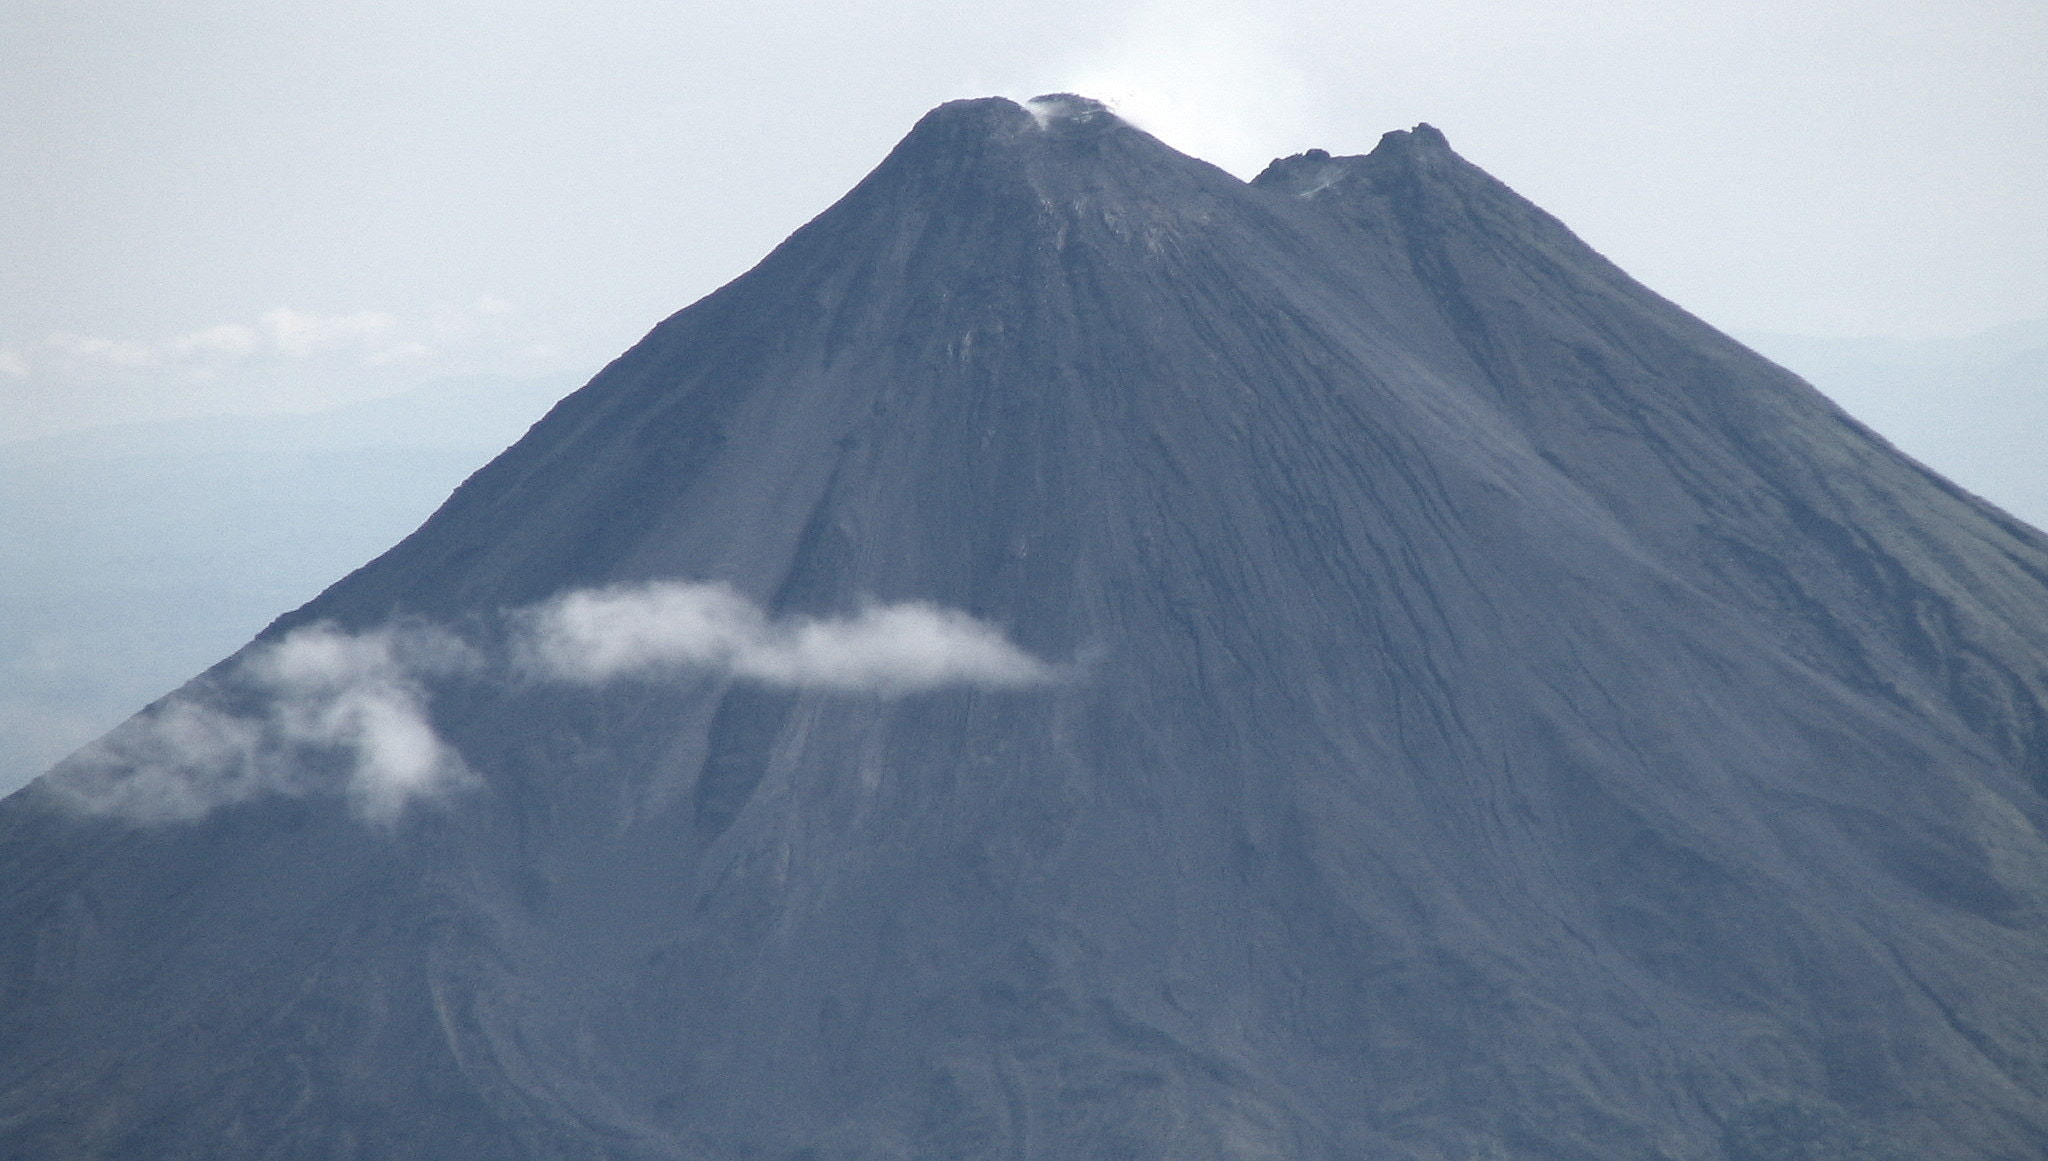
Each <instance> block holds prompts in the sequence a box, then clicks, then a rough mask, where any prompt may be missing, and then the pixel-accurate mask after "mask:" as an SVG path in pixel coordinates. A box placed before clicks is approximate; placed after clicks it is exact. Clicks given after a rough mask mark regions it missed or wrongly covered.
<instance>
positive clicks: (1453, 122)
mask: <svg viewBox="0 0 2048 1161" xmlns="http://www.w3.org/2000/svg"><path fill="white" fill-rule="evenodd" d="M0 54H4V55H0V85H4V89H0V157H5V158H6V162H5V165H4V168H0V253H4V254H5V256H6V259H5V261H4V262H0V424H5V425H7V426H6V427H0V438H5V437H6V436H7V435H9V434H28V433H33V432H37V431H43V430H51V429H55V428H59V427H65V426H77V425H80V424H85V423H91V422H100V421H104V420H107V419H114V418H123V417H128V416H139V415H154V414H172V413H178V412H205V411H209V410H238V409H239V410H246V409H252V408H272V409H291V408H307V407H311V406H314V405H316V404H318V403H321V402H324V401H327V400H330V399H334V398H341V397H346V396H349V395H365V394H375V393H378V392H382V391H387V390H394V389H396V388H397V387H399V386H403V385H406V384H408V383H409V382H412V381H417V379H418V378H420V377H422V376H430V375H434V374H439V373H443V372H451V371H464V370H479V369H481V370H499V369H510V368H517V367H527V368H543V369H561V370H562V371H563V372H564V373H566V374H571V375H573V376H574V377H575V378H577V379H579V380H580V379H581V378H583V377H587V376H588V374H589V373H591V372H592V371H594V370H595V369H596V368H597V366H599V365H600V364H601V363H602V361H603V360H604V359H605V358H606V357H608V356H609V355H611V354H614V353H616V352H617V350H619V349H620V348H622V347H623V346H624V345H626V344H627V343H628V342H630V341H631V340H632V339H634V338H636V337H638V335H640V334H641V333H643V332H644V331H645V330H646V329H647V328H648V327H650V326H651V325H652V324H653V323H654V322H656V321H657V320H659V319H660V318H662V317H663V316H665V315H667V314H669V313H671V312H673V311H674V310H676V309H678V308H680V307H682V306H685V305H687V304H688V303H689V302H691V301H693V300H694V299H696V298H698V297H699V296H701V295H703V294H704V293H706V292H708V291H709V290H711V289H713V288H715V287H716V286H717V285H718V284H719V283H721V282H723V281H724V280H726V279H728V278H730V277H732V276H733V275H735V274H737V273H739V272H740V271H741V270H743V269H745V268H746V267H747V266H749V265H751V264H752V263H753V262H754V261H755V260H756V259H758V258H759V257H760V256H761V255H762V254H763V253H764V252H765V251H766V250H767V249H768V248H769V247H771V246H772V245H773V244H775V243H776V242H777V241H779V240H781V239H782V238H783V237H785V236H786V235H787V234H788V233H789V232H790V231H791V230H793V229H794V228H795V227H797V226H798V225H800V224H801V223H802V222H804V221H805V220H806V219H808V218H809V217H811V216H812V215H814V214H816V213H817V212H818V211H820V210H821V209H823V208H824V207H825V206H826V205H827V204H829V203H830V202H831V201H832V200H833V199H834V198H836V197H837V196H838V195H839V194H840V193H842V192H844V191H845V189H846V188H847V187H849V186H850V185H852V184H853V183H854V182H855V181H857V180H858V179H859V178H860V177H861V175H862V174H864V173H865V172H866V171H867V170H868V169H869V168H871V167H872V166H873V165H874V164H875V163H876V162H877V161H878V160H879V159H880V158H881V157H882V155H883V154H884V153H885V152H886V151H887V150H888V148H889V147H890V146H891V145H892V144H893V143H894V142H895V141H896V140H897V139H898V138H899V137H900V136H901V135H902V134H903V133H904V132H905V131H906V130H907V129H908V128H909V126H910V124H911V123H912V122H913V121H914V120H915V119H916V118H917V117H918V116H919V115H920V114H921V113H923V112H924V111H925V110H926V109H927V108H929V107H931V106H932V105H935V104H937V103H939V102H941V101H944V100H948V99H951V98H955V97H963V96H980V95H987V94H992V93H993V94H1004V95H1009V96H1013V97H1018V98H1022V97H1027V96H1031V95H1033V94H1036V93H1039V92H1045V91H1051V90H1059V89H1072V90H1077V91H1082V92H1086V93H1089V94H1091V95H1096V96H1101V97H1104V98H1106V99H1108V100H1110V101H1111V102H1112V103H1114V104H1116V105H1117V106H1118V107H1119V109H1120V110H1121V111H1123V112H1124V113H1125V114H1126V115H1127V116H1129V117H1130V118H1131V119H1132V120H1134V121H1136V122H1137V123H1139V124H1140V125H1142V126H1144V127H1146V128H1148V129H1150V130H1152V131H1153V132H1155V133H1156V134H1158V135H1159V136H1160V137H1162V138H1163V139H1165V140H1166V141H1167V142H1168V143H1169V144H1172V145H1174V146H1176V147H1178V148H1181V149H1183V150H1186V151H1187V152H1190V153H1194V154H1196V155H1198V156H1202V157H1206V158H1208V159H1209V160H1211V161H1215V162H1217V163H1218V164H1221V165H1223V166H1224V167H1225V168H1227V169H1230V170H1232V171H1233V172H1236V173H1238V174H1239V175H1241V176H1249V175H1250V174H1252V173H1254V172H1256V170H1257V169H1258V168H1259V167H1260V166H1261V165H1262V164H1263V163H1264V162H1265V161H1266V160H1267V159H1268V158H1270V157H1272V156H1275V155H1280V154H1285V153H1291V152H1296V151H1299V150H1301V149H1304V148H1308V147H1311V146H1320V147H1323V148H1328V149H1331V150H1333V151H1338V152H1359V151H1363V150H1366V149H1369V148H1370V147H1371V146H1372V144H1373V143H1374V141H1375V140H1377V138H1378V136H1379V134H1380V133H1381V132H1383V131H1385V130H1387V129H1392V128H1399V127H1406V126H1408V125H1411V124H1413V123H1415V122H1417V121H1423V120H1426V121H1429V122H1432V123H1433V124H1435V125H1437V126H1438V127H1440V128H1442V129H1444V130H1445V131H1446V132H1447V133H1448V134H1449V136H1450V139H1451V142H1452V144H1453V146H1454V147H1456V148H1457V149H1458V150H1459V151H1460V152H1462V153H1463V154H1464V155H1465V156H1466V157H1468V158H1470V159H1471V160H1473V161H1475V162H1477V163H1478V164H1480V165H1481V166H1483V167H1485V168H1486V169H1488V170H1490V171H1491V172H1493V173H1494V174H1495V175H1496V176H1498V177H1500V178H1502V179H1504V180H1505V181H1507V182H1508V183H1509V184H1511V185H1513V186H1514V187H1516V188H1517V189H1519V190H1520V191H1522V192H1523V193H1524V194H1526V195H1528V196H1530V197H1532V198H1533V199H1535V200H1536V201H1537V202H1538V203H1539V204H1542V205H1543V206H1545V207H1546V208H1548V209H1550V210H1551V211H1553V212H1554V213H1556V214H1558V215H1559V216H1560V217H1562V218H1564V219H1565V221H1566V222H1567V223H1568V224H1570V225H1571V226H1573V227H1574V228H1575V229H1577V230H1578V231H1579V232H1580V234H1581V235H1582V236H1584V237H1585V238H1586V239H1587V240H1589V241H1590V242H1592V243H1593V244H1594V245H1595V246H1596V247H1598V248H1599V249H1601V250H1603V251H1604V252H1606V253H1607V254H1608V255H1609V256H1610V257H1612V258H1614V259H1615V260H1617V261H1618V262H1620V263H1621V264H1622V265H1623V266H1624V267H1625V268H1627V269H1629V270H1630V271H1631V272H1633V273H1635V274H1636V275H1638V276H1639V277H1641V278H1642V279H1643V280H1644V281H1646V282H1647V283H1649V284H1650V285H1651V286H1652V287H1654V288H1656V289H1658V290H1660V291H1662V292H1664V293H1665V294H1667V295H1669V296H1670V297H1672V298H1674V299H1676V300H1677V301H1678V302H1680V303H1681V304H1682V305H1685V306H1687V307H1689V308H1691V309H1693V310H1694V311H1695V312H1697V313H1699V314H1701V315H1703V316H1704V317H1706V318H1707V319H1708V320H1709V321H1711V322H1713V323H1716V324H1717V325H1720V326H1722V327H1724V328H1728V329H1736V330H1764V331H1783V332H1794V333H1804V334H1816V335H1850V334H1894V335H1931V334H1945V333H1961V332H1967V331H1972V330H1978V329H1984V328H1988V327H1991V326H1994V325H1998V324H2001V323H2005V322H2009V321H2013V320H2017V319H2025V318H2040V317H2048V212H2044V211H2048V69H2043V67H2042V65H2041V62H2042V61H2043V60H2048V4H2044V3H2043V2H2042V0H1940V2H1937V0H1693V2H1691V3H1687V4H1678V5H1674V4H1669V3H1650V2H1642V3H1637V2H1622V0H1586V2H1575V3H1558V2H1545V0H1378V2H1375V0H1341V2H1338V0H1331V2H1322V0H1292V2H1288V0H1277V2H1276V0H1265V2H1262V3H1259V4H1257V5H1250V4H1245V5H1231V4H1221V3H1209V4H1166V3H1144V2H1114V0H1111V2H1105V0H1089V2H1087V3H1078V2H1070V0H1031V2H1029V3H1024V2H1020V0H984V2H983V3H979V4H976V5H973V6H972V11H971V13H967V14H963V6H960V5H956V4H952V3H944V4H942V3H934V2H929V0H910V2H899V3H895V4H892V5H889V6H886V7H880V8H878V7H877V6H875V5H872V4H862V5H853V4H814V5H790V4H772V3H769V4H764V3H761V2H759V0H752V2H749V3H745V4H740V3H724V2H705V0H699V2H696V3H683V4H678V3H672V2H664V3H656V2H651V0H648V2H642V0H586V2H584V3H580V4H577V5H574V6H571V5H566V4H559V3H546V4H543V3H535V2H532V0H491V2H490V3H484V2H482V0H474V2H472V0H417V2H414V3H410V4H391V3H388V2H387V0H376V2H374V3H370V2H363V0H317V2H313V0H113V2H103V3H80V2H77V0H8V2H7V3H6V4H5V5H0Z"/></svg>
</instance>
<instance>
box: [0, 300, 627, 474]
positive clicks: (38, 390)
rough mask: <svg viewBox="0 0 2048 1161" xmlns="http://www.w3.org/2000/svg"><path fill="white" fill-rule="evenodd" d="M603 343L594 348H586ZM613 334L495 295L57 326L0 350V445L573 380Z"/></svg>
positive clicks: (595, 360)
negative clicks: (177, 326)
mask: <svg viewBox="0 0 2048 1161" xmlns="http://www.w3.org/2000/svg"><path fill="white" fill-rule="evenodd" d="M600 338H602V343H601V344H600V343H599V342H598V340H599V339H600ZM615 339H616V336H606V335H605V334H604V332H603V331H602V328H601V327H599V326H598V324H597V323H596V322H595V321H594V320H589V319H572V318H554V319H546V318H535V317H533V316H532V315H531V314H530V313H526V312H522V311H521V310H520V308H519V307H517V306H516V305H514V304H513V303H511V302H508V301H506V300H505V299H502V298H494V297H483V298H479V299H477V300H475V301H473V302H469V303H457V304H442V305H438V306H433V307H430V308H423V309H420V310H414V311H403V312H394V311H386V310H351V311H339V312H331V313H329V312H320V311H307V310H300V309H296V308H294V307H290V306H279V307H275V308H273V309H270V310H266V311H263V312H262V313H260V314H259V315H257V316H255V317H253V318H247V319H238V320H230V321H222V322H217V323H214V324H213V325H209V326H205V327H201V328H198V329H196V330H192V331H188V332H185V333H182V334H171V335H154V336H133V335H131V336H117V337H109V336H107V335H102V334H93V333H88V332H84V331H60V332H56V333H53V334H48V335H45V336H43V337H42V338H40V339H30V340H24V339H16V340H13V341H10V342H9V343H8V345H7V346H6V347H5V348H4V349H0V404H4V405H5V409H6V412H7V416H8V420H9V425H8V430H7V431H5V432H0V441H4V440H10V439H17V438H23V439H25V438H33V437H36V436H40V435H50V434H55V433H58V432H61V431H66V430H75V429H79V428H86V427H94V426H101V425H105V424H112V423H124V422H134V421H138V420H160V419H171V418H178V417H183V416H200V415H229V414H270V413H279V412H307V411H319V410H323V409H326V408H329V407H335V406H340V405H344V404H349V403H357V402H362V401H365V400H369V399H374V398H378V397H380V396H386V395H391V394H395V393H397V392H401V391H405V390H408V389H410V388H414V387H417V386H420V385H421V384H422V383H426V382H432V381H434V380H435V379H439V378H446V377H451V376H460V375H479V374H490V375H508V376H531V375H534V374H537V373H539V374H563V375H568V374H580V373H587V372H588V371H589V370H590V369H592V368H594V367H595V366H598V365H600V363H599V361H598V358H599V356H601V355H603V354H605V353H606V352H607V351H608V350H609V349H610V347H611V345H612V344H613V342H614V341H615Z"/></svg>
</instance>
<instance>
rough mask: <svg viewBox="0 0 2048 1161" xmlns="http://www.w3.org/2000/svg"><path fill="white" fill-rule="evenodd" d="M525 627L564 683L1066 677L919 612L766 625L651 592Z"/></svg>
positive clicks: (604, 592)
mask: <svg viewBox="0 0 2048 1161" xmlns="http://www.w3.org/2000/svg"><path fill="white" fill-rule="evenodd" d="M519 621H520V623H521V625H522V633H521V636H520V653H521V655H522V657H523V659H524V664H525V667H526V668H527V669H528V670H529V671H531V672H534V673H536V674H538V675H541V676H544V677H547V678H551V679H555V680H561V681H578V682H601V681H608V680H612V679H615V678H657V677H661V676H664V675H668V674H672V673H677V672H684V671H689V670H701V671H707V672H716V673H727V674H731V675H733V676H735V677H740V678H744V679H748V680H752V681H758V682H762V683H764V684H768V685H776V686H783V687H787V688H811V689H830V690H843V691H850V692H851V691H858V692H868V693H877V694H882V695H884V696H897V695H902V694H908V693H916V692H920V691H924V690H931V689H938V688H941V687H945V686H977V687H982V688H989V689H1018V688H1024V687H1028V686H1034V685H1044V684H1046V683H1048V682H1051V681H1053V680H1056V679H1057V678H1058V676H1059V670H1058V667H1056V666H1053V665H1050V664H1048V663H1046V662H1044V661H1041V660H1039V659H1038V658H1036V657H1033V656H1032V655H1031V654H1029V653H1027V652H1025V651H1024V650H1022V649H1020V648H1018V647H1017V646H1016V645H1014V644H1012V643H1011V642H1010V641H1009V640H1008V639H1007V638H1006V637H1004V636H1003V634H1002V632H1001V630H999V629H997V628H996V627H995V626H993V625H990V624H988V623H986V622H983V621H979V620H976V619H975V618H973V617H971V616H969V615H968V614H966V613H964V612H961V611H959V610H956V609H945V608H941V607H939V606H937V605H932V604H927V603H923V602H911V603H905V604H895V605H871V606H869V607H867V608H865V609H862V610H861V611H859V612H857V613H854V614H852V615H851V616H846V617H789V618H784V619H782V620H771V619H770V618H769V617H768V616H767V614H766V613H764V612H763V611H762V610H761V609H760V608H759V607H758V606H756V605H755V604H754V603H753V602H751V601H749V600H747V599H746V598H745V597H743V596H741V595H740V594H738V593H737V592H735V591H733V590H732V589H731V588H730V587H729V586H726V585H722V584H685V583H677V582H654V583H649V584H643V585H634V586H623V587H617V588H609V589H584V590H579V591H577V592H572V593H568V594H566V595H564V596H561V597H558V598H556V599H554V600H552V601H549V602H547V603H545V604H543V605H541V606H539V607H538V608H536V609H533V610H529V611H528V612H526V613H524V614H522V615H521V616H520V618H519Z"/></svg>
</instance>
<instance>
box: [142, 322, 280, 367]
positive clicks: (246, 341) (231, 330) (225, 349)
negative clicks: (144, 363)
mask: <svg viewBox="0 0 2048 1161" xmlns="http://www.w3.org/2000/svg"><path fill="white" fill-rule="evenodd" d="M163 345H164V347H165V348H167V349H168V350H170V351H172V352H175V353H177V354H180V355H224V356H226V357H228V358H242V357H244V356H248V355H253V354H255V353H256V352H257V351H258V350H259V349H261V348H262V346H263V339H262V337H261V336H260V335H258V334H257V333H256V328H255V327H250V326H243V325H242V324H241V323H226V324H223V325H221V326H217V327H208V328H206V329H205V330H203V331H194V332H192V333H191V334H189V335H180V336H178V337H177V338H174V339H170V340H168V341H167V342H165V343H164V344H163Z"/></svg>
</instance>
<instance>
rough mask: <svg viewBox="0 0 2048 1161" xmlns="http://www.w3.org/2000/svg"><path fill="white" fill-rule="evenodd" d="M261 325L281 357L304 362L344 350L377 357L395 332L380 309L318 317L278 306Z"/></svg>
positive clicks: (393, 323) (389, 317) (392, 322)
mask: <svg viewBox="0 0 2048 1161" xmlns="http://www.w3.org/2000/svg"><path fill="white" fill-rule="evenodd" d="M262 325H263V329H264V331H265V332H266V333H267V334H268V335H269V336H270V341H271V344H272V345H273V346H274V347H276V349H277V351H278V352H279V353H280V354H283V355H286V356H289V357H291V358H294V359H303V358H306V357H308V356H311V355H316V354H320V353H322V352H325V351H332V350H335V349H337V348H343V347H353V348H361V349H363V350H365V351H367V352H369V353H371V354H376V353H378V352H380V351H382V350H384V349H386V347H387V345H388V343H387V340H389V338H390V337H391V335H392V334H393V333H394V332H395V331H397V330H398V319H397V317H396V316H394V315H389V314H386V313H384V312H383V311H379V310H361V311H356V312H355V313H353V314H332V315H319V314H306V313H304V312H301V311H296V310H292V309H290V308H289V307H279V308H277V309H276V310H272V311H267V312H265V314H264V315H263V319H262Z"/></svg>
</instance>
